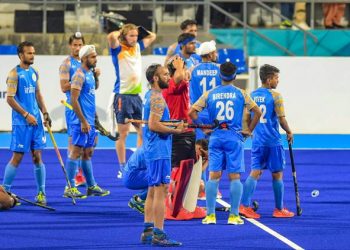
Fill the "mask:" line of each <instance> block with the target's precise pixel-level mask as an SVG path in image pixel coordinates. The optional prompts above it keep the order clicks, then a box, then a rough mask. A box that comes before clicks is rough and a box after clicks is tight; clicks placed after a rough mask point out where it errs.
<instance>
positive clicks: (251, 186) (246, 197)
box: [241, 175, 257, 207]
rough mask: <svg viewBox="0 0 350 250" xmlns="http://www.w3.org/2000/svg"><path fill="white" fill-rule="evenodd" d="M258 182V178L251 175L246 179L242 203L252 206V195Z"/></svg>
mask: <svg viewBox="0 0 350 250" xmlns="http://www.w3.org/2000/svg"><path fill="white" fill-rule="evenodd" d="M256 184H257V180H256V179H254V178H253V177H251V176H250V175H249V176H248V178H247V179H246V181H245V183H244V187H243V195H242V201H241V202H242V204H243V205H244V206H246V207H249V206H250V203H251V201H252V196H253V193H254V191H255V188H256Z"/></svg>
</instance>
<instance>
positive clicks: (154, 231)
mask: <svg viewBox="0 0 350 250" xmlns="http://www.w3.org/2000/svg"><path fill="white" fill-rule="evenodd" d="M153 233H154V234H155V235H160V234H165V232H164V231H163V230H162V229H159V228H156V227H154V228H153Z"/></svg>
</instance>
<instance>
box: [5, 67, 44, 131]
mask: <svg viewBox="0 0 350 250" xmlns="http://www.w3.org/2000/svg"><path fill="white" fill-rule="evenodd" d="M6 84H7V97H6V101H7V103H8V105H9V106H10V107H11V108H12V109H14V110H15V111H17V112H18V113H19V114H21V115H22V116H23V117H24V118H25V119H26V121H27V122H28V124H29V125H37V124H38V123H37V121H36V119H35V117H34V116H33V115H31V114H30V113H29V112H28V111H27V110H25V109H24V108H22V106H21V105H20V104H19V103H18V102H17V101H16V99H15V96H16V92H17V86H18V77H17V71H16V69H13V70H11V71H10V73H9V75H8V76H7V80H6Z"/></svg>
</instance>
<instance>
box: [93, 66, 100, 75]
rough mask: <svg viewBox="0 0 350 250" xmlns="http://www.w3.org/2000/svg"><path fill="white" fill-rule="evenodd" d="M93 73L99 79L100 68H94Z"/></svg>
mask: <svg viewBox="0 0 350 250" xmlns="http://www.w3.org/2000/svg"><path fill="white" fill-rule="evenodd" d="M94 71H95V73H94V74H96V76H97V77H99V76H100V75H101V69H100V68H95V70H94Z"/></svg>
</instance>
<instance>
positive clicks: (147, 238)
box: [141, 227, 153, 244]
mask: <svg viewBox="0 0 350 250" xmlns="http://www.w3.org/2000/svg"><path fill="white" fill-rule="evenodd" d="M152 237H153V227H149V228H147V229H145V230H143V232H142V234H141V243H142V244H151V243H152Z"/></svg>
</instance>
